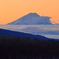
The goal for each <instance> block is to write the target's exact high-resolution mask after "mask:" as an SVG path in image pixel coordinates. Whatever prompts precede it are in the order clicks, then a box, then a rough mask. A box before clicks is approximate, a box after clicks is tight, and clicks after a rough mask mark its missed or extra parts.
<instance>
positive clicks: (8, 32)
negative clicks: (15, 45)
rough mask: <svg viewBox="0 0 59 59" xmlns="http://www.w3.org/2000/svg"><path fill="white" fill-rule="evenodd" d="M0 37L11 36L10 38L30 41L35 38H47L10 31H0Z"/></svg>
mask: <svg viewBox="0 0 59 59" xmlns="http://www.w3.org/2000/svg"><path fill="white" fill-rule="evenodd" d="M0 35H1V36H4V35H5V36H8V35H10V36H12V37H30V38H31V39H34V38H37V39H42V40H44V39H45V40H46V39H48V38H46V37H44V36H41V35H33V34H28V33H23V32H16V31H10V30H5V29H0Z"/></svg>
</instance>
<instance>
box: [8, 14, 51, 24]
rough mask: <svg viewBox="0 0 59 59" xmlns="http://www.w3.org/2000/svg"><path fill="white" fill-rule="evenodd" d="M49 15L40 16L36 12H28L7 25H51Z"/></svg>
mask: <svg viewBox="0 0 59 59" xmlns="http://www.w3.org/2000/svg"><path fill="white" fill-rule="evenodd" d="M50 18H51V17H44V16H40V15H38V14H37V13H29V14H27V15H25V16H23V17H21V18H19V19H17V20H16V21H13V22H11V23H8V25H51V24H52V23H51V22H50Z"/></svg>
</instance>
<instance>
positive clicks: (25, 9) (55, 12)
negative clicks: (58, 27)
mask: <svg viewBox="0 0 59 59" xmlns="http://www.w3.org/2000/svg"><path fill="white" fill-rule="evenodd" d="M28 13H37V14H39V15H40V16H49V17H52V18H51V19H50V20H51V22H52V23H53V24H55V23H59V0H0V24H7V23H10V22H12V21H15V20H16V19H18V18H20V17H22V16H24V15H26V14H28Z"/></svg>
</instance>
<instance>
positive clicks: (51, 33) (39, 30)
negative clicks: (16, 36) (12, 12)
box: [0, 25, 59, 39]
mask: <svg viewBox="0 0 59 59" xmlns="http://www.w3.org/2000/svg"><path fill="white" fill-rule="evenodd" d="M0 28H2V29H7V30H12V31H18V32H25V33H31V34H36V35H43V36H45V37H48V38H56V39H59V25H0Z"/></svg>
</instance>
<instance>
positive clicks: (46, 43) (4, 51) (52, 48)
mask: <svg viewBox="0 0 59 59" xmlns="http://www.w3.org/2000/svg"><path fill="white" fill-rule="evenodd" d="M53 58H54V59H57V58H59V41H55V40H51V39H50V40H40V39H36V38H35V39H30V38H29V37H28V38H22V37H10V36H0V59H53Z"/></svg>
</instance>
